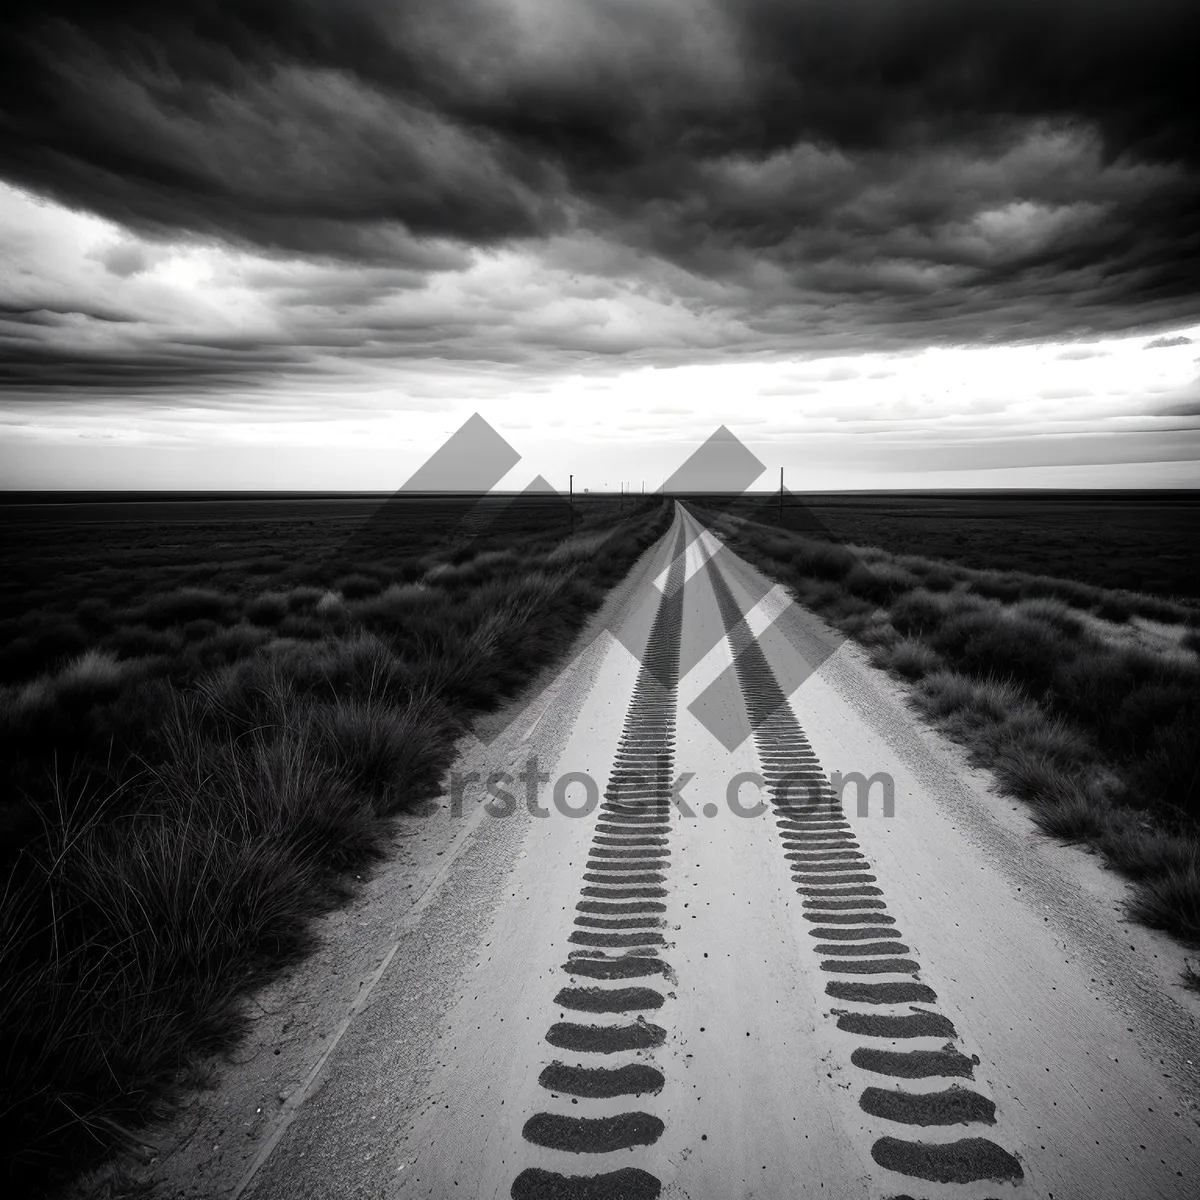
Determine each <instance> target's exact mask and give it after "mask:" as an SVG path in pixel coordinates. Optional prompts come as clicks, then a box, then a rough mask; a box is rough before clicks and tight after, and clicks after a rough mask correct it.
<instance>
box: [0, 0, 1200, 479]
mask: <svg viewBox="0 0 1200 1200" xmlns="http://www.w3.org/2000/svg"><path fill="white" fill-rule="evenodd" d="M101 10H103V15H100V14H101ZM1198 34H1200V5H1197V4H1195V3H1194V0H486V2H485V0H474V2H468V0H241V2H237V3H234V2H228V3H226V2H223V0H171V3H157V2H156V3H134V2H129V3H117V4H110V5H97V4H94V3H84V2H83V0H79V2H68V3H59V2H57V0H36V2H30V3H27V2H26V0H6V4H5V5H4V8H3V10H2V15H0V472H2V473H3V475H4V478H5V480H6V483H5V486H9V487H80V488H84V487H139V486H145V487H185V488H196V487H239V488H242V487H292V488H307V487H312V488H325V487H331V488H366V489H389V488H394V487H396V486H398V485H399V484H400V483H402V482H403V481H404V479H405V478H407V476H408V475H409V474H411V473H412V471H413V470H415V469H416V467H417V466H418V465H419V464H420V463H421V462H422V461H423V460H424V459H425V457H426V456H427V455H428V454H429V453H430V452H431V451H432V450H433V449H434V448H435V447H436V446H437V445H438V444H439V443H440V442H441V441H442V440H444V438H445V437H446V436H447V435H448V434H449V433H450V432H452V431H453V430H454V429H455V428H457V427H458V426H459V425H461V424H462V422H463V421H464V420H466V418H467V417H469V416H470V414H471V413H473V412H479V413H481V414H482V415H483V416H484V417H485V418H486V419H487V420H488V421H489V422H490V423H491V424H492V425H493V426H494V427H495V428H496V429H497V430H499V431H500V432H501V433H502V434H503V435H504V436H505V437H506V438H507V439H508V440H509V441H510V442H511V443H512V445H513V446H514V447H515V448H516V449H517V450H518V451H519V452H520V453H521V455H522V458H521V461H520V462H519V463H518V464H517V465H516V467H514V468H513V470H512V472H511V473H510V474H509V476H508V477H506V480H505V481H504V483H503V484H502V486H513V487H523V486H524V485H525V484H526V483H528V482H529V480H530V479H532V478H533V477H534V476H535V475H537V474H539V473H540V474H542V475H544V476H545V477H546V478H547V479H549V480H550V482H551V483H552V484H554V485H555V486H562V487H565V485H566V475H567V472H568V471H574V473H575V475H576V483H577V486H580V485H587V484H588V483H589V481H590V484H591V486H596V487H599V486H604V485H606V484H607V485H609V486H612V487H615V486H616V485H617V483H618V482H619V481H627V482H629V483H631V484H632V485H633V486H634V487H635V488H636V487H637V486H639V484H640V482H641V481H642V480H643V479H644V480H646V484H647V489H648V490H649V488H651V487H653V486H656V485H657V483H659V482H661V480H662V478H663V477H664V476H666V475H668V474H669V473H670V472H671V471H672V470H673V469H674V468H675V467H676V466H677V465H678V464H679V462H680V461H681V460H682V459H683V458H684V457H686V455H687V453H688V452H689V451H690V450H691V449H692V448H693V447H694V446H695V444H696V443H697V442H698V441H700V440H702V439H703V438H705V437H706V436H707V435H708V434H709V433H711V432H712V430H713V429H714V428H715V427H716V426H718V425H721V424H725V425H727V426H728V427H729V429H730V430H732V431H733V432H734V433H735V434H736V435H737V436H738V437H740V438H741V439H742V440H743V441H745V442H746V443H747V444H748V445H749V446H750V447H751V449H753V450H754V452H755V453H756V454H757V455H758V457H759V458H760V459H762V461H763V462H764V463H766V464H767V465H768V467H769V471H768V473H767V475H764V477H763V480H762V481H761V482H762V485H763V486H770V485H771V484H772V483H774V482H776V481H777V478H778V476H777V470H778V467H779V466H780V465H783V466H785V467H786V469H787V471H788V485H789V486H790V487H791V488H793V490H802V489H804V488H805V487H812V488H834V487H855V488H859V487H872V486H875V487H897V486H900V487H905V486H911V487H921V486H943V487H945V486H949V487H970V486H989V487H991V486H1056V485H1063V486H1093V485H1094V486H1156V485H1163V484H1167V485H1172V486H1197V485H1198V484H1200V365H1198V364H1200V307H1198V305H1197V296H1198V293H1200V279H1198V278H1197V274H1198V272H1197V268H1198V264H1200V129H1198V128H1197V124H1198V121H1197V112H1196V106H1195V105H1194V104H1193V103H1192V97H1191V95H1190V93H1189V90H1188V83H1187V81H1188V80H1189V79H1190V78H1191V77H1192V76H1193V75H1194V72H1195V51H1196V48H1197V46H1200V36H1198Z"/></svg>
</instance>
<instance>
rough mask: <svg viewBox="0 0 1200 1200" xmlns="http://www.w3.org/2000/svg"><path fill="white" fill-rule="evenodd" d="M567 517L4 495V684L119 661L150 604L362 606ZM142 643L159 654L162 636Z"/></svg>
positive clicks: (288, 499) (394, 505) (514, 509)
mask: <svg viewBox="0 0 1200 1200" xmlns="http://www.w3.org/2000/svg"><path fill="white" fill-rule="evenodd" d="M575 508H576V513H575V521H576V525H577V527H581V526H583V525H586V524H589V523H592V522H595V521H597V520H605V519H608V518H609V517H612V518H616V517H617V516H618V515H619V512H620V509H621V505H620V502H619V501H618V499H617V498H615V497H613V498H607V497H595V498H593V497H585V498H583V499H580V498H576V505H575ZM630 509H631V503H630V502H626V503H625V505H624V511H625V513H626V514H628V512H629V511H630ZM570 519H571V518H570V512H569V509H568V505H567V502H566V501H565V500H564V499H563V498H561V497H559V496H557V495H555V496H548V497H545V498H540V497H539V498H530V497H525V496H522V497H515V498H514V497H503V496H502V497H496V498H492V497H488V498H485V499H484V500H483V501H479V500H477V499H473V498H462V497H425V496H422V497H405V498H403V499H398V498H393V499H388V498H387V497H382V496H375V497H370V496H356V497H340V498H335V497H313V496H278V495H274V496H271V495H267V496H251V495H247V494H239V495H232V496H214V495H213V494H211V493H209V494H195V493H177V494H173V495H172V494H166V493H159V494H156V495H144V494H143V495H141V496H139V495H136V494H133V493H130V494H115V495H114V494H108V495H105V494H102V493H98V494H95V495H91V496H88V495H82V494H79V495H69V494H68V495H61V496H55V497H53V498H52V499H50V498H48V497H47V495H46V494H41V495H37V494H17V493H10V494H9V495H7V496H0V544H2V545H3V550H2V551H0V683H5V682H10V683H11V682H16V681H18V680H22V679H26V678H29V677H30V676H32V675H34V674H36V673H37V672H39V671H41V670H43V669H45V668H47V667H50V666H52V665H54V664H55V663H56V662H61V661H62V660H63V659H64V658H65V657H69V656H70V655H73V654H77V653H79V652H81V651H82V650H84V649H86V648H88V647H90V646H94V645H97V644H98V643H102V644H104V645H106V646H107V647H108V648H111V649H113V650H114V651H115V652H117V653H118V654H121V653H122V646H121V645H119V644H117V643H116V642H114V640H113V638H114V634H113V631H114V630H115V629H117V628H118V627H120V626H122V625H123V626H125V627H130V626H132V627H134V628H143V629H144V628H146V627H147V626H149V627H150V628H151V629H152V630H153V628H154V627H155V625H156V618H155V615H154V613H153V611H147V610H146V609H145V605H146V602H147V601H148V600H149V599H150V598H151V597H154V596H160V595H162V594H164V593H169V592H171V591H173V590H175V589H179V588H183V587H204V588H208V589H213V590H216V591H219V592H221V593H224V594H228V595H230V596H232V597H249V596H253V595H256V594H261V593H263V592H282V591H287V590H289V589H293V588H296V587H304V586H309V587H320V588H322V589H325V588H330V587H335V588H339V590H342V591H344V592H345V593H346V595H347V596H348V597H349V598H361V597H363V596H367V595H371V594H373V593H374V592H378V591H381V590H383V588H384V587H386V586H387V585H388V584H390V583H407V582H411V581H414V580H417V579H420V578H421V577H422V575H423V574H424V573H425V571H426V570H427V569H428V567H429V566H430V565H431V562H432V560H429V561H426V560H427V559H428V556H429V555H431V554H433V553H435V552H437V553H438V554H449V556H450V558H451V560H453V559H454V557H455V555H456V554H457V555H458V556H459V557H464V556H465V557H469V556H472V555H475V554H477V553H480V552H483V551H487V550H491V549H497V548H503V547H506V546H508V545H510V544H511V543H512V542H513V541H514V540H517V541H520V542H521V543H522V545H526V544H528V545H530V546H533V547H536V546H538V545H541V544H544V545H547V546H549V545H551V544H553V543H554V542H557V541H559V540H560V539H561V538H563V537H565V536H566V535H567V533H568V532H569V530H570ZM339 584H346V585H348V586H347V587H345V588H340V587H339ZM198 615H199V616H201V617H204V618H211V617H212V614H198ZM219 623H221V624H228V621H227V620H222V621H220V622H219ZM159 624H161V622H159ZM292 625H293V626H296V627H297V628H298V624H297V622H296V621H295V620H293V621H292ZM131 636H132V635H131ZM142 640H143V641H144V642H146V644H147V646H150V644H151V643H152V642H153V641H154V638H153V637H150V638H149V641H147V639H146V638H143V639H142ZM132 646H133V643H132V642H130V648H131V649H132Z"/></svg>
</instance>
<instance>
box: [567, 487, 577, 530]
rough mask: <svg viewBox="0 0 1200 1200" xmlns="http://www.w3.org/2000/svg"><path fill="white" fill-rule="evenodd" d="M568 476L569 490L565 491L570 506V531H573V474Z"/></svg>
mask: <svg viewBox="0 0 1200 1200" xmlns="http://www.w3.org/2000/svg"><path fill="white" fill-rule="evenodd" d="M568 478H569V480H570V483H568V485H567V487H568V489H569V491H568V493H567V494H568V500H567V503H568V504H569V505H570V507H571V532H572V533H574V532H575V476H574V475H570V476H568Z"/></svg>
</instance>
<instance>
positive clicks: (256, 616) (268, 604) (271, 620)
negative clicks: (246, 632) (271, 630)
mask: <svg viewBox="0 0 1200 1200" xmlns="http://www.w3.org/2000/svg"><path fill="white" fill-rule="evenodd" d="M287 614H288V602H287V597H286V596H285V595H284V594H283V593H282V592H261V593H260V594H259V595H257V596H255V597H254V599H253V600H251V601H250V602H249V603H248V604H247V605H246V617H247V619H248V620H250V621H252V622H253V623H254V624H255V625H278V624H279V623H280V621H282V620H283V618H284V617H286V616H287Z"/></svg>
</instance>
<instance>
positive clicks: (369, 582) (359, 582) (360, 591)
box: [333, 573, 383, 600]
mask: <svg viewBox="0 0 1200 1200" xmlns="http://www.w3.org/2000/svg"><path fill="white" fill-rule="evenodd" d="M333 586H334V587H335V588H336V589H337V590H338V591H339V592H341V594H342V595H343V596H345V597H346V599H347V600H361V599H363V598H364V597H366V596H374V595H375V593H376V592H378V591H380V589H381V588H382V587H383V584H382V583H381V582H380V580H379V579H378V578H376V577H375V576H374V575H363V574H357V573H356V574H351V575H343V576H342V577H341V578H340V579H338V580H337V581H336V582H335V583H334V585H333Z"/></svg>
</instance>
